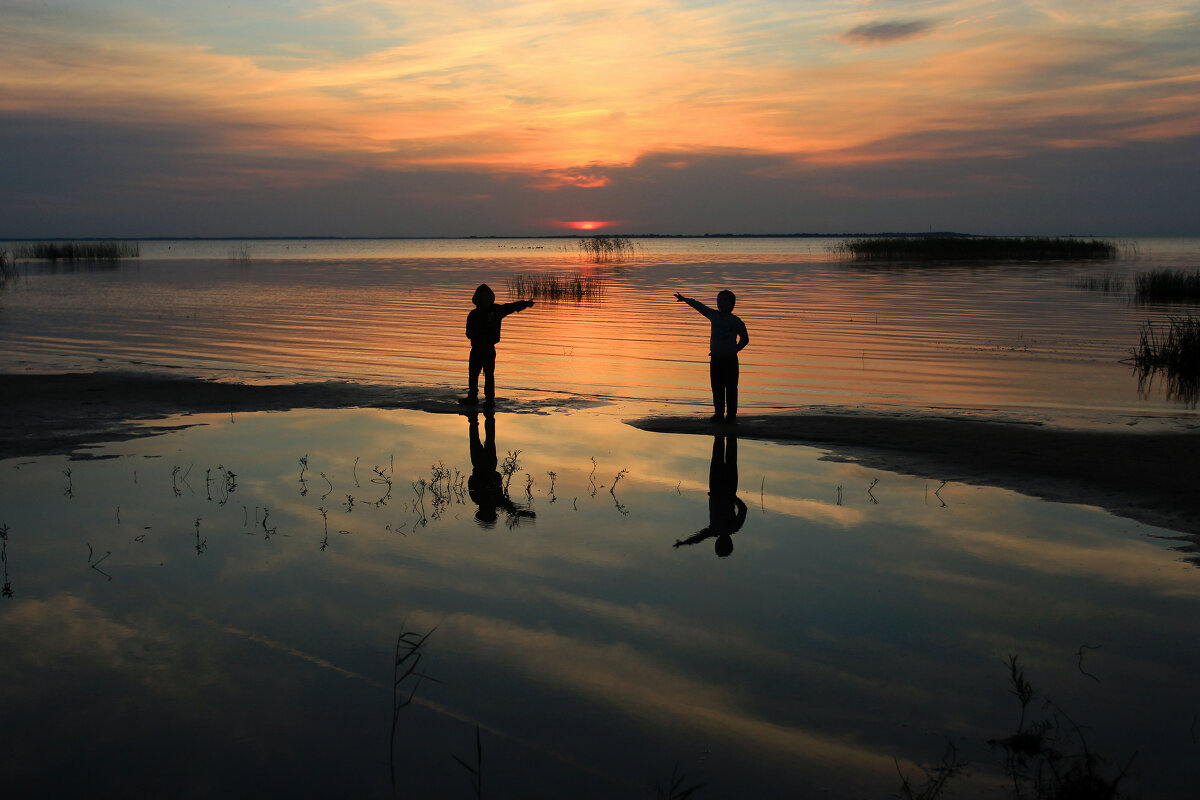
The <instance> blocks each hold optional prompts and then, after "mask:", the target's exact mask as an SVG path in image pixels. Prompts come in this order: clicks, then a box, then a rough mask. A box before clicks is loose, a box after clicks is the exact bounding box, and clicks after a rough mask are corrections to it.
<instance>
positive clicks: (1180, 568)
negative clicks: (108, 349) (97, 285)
mask: <svg viewBox="0 0 1200 800" xmlns="http://www.w3.org/2000/svg"><path fill="white" fill-rule="evenodd" d="M185 421H189V422H196V421H200V422H205V423H207V424H205V425H204V426H202V427H198V428H192V429H188V430H184V431H180V432H175V433H172V434H169V435H167V436H164V437H160V438H154V439H145V440H139V441H137V442H130V443H125V444H120V445H112V446H109V447H106V448H102V449H101V450H100V451H98V452H97V453H96V455H100V456H105V457H108V456H121V457H120V458H106V459H105V460H87V461H74V462H71V461H67V460H66V459H63V458H40V459H33V460H27V461H21V462H13V461H9V462H4V463H2V464H0V470H3V477H4V480H3V483H2V484H0V486H2V488H0V513H2V514H3V520H4V522H5V524H6V525H7V531H8V538H7V541H6V542H5V548H6V551H5V552H6V561H5V573H6V574H5V580H6V582H7V583H8V584H9V586H10V587H11V588H12V590H13V596H12V597H8V598H5V599H4V600H3V601H2V602H0V643H2V646H3V650H4V653H5V658H4V659H3V661H0V677H2V681H0V685H3V686H4V687H5V688H4V690H3V695H2V699H0V705H2V707H3V713H4V719H5V721H6V725H5V734H4V738H3V742H4V745H3V754H2V756H0V761H2V762H3V764H4V765H5V782H6V786H7V787H8V788H9V790H10V791H13V792H14V793H15V794H16V795H18V796H30V795H31V794H46V795H49V796H80V795H85V794H87V795H93V796H96V795H101V796H103V795H110V794H119V793H125V794H128V793H133V794H139V793H140V794H147V795H158V796H162V795H167V794H169V795H171V796H201V797H203V796H262V794H272V795H299V796H331V795H335V794H336V795H339V796H355V797H388V796H391V795H392V793H393V788H392V786H393V784H392V780H393V778H394V779H395V781H396V786H397V789H396V792H395V795H394V796H402V797H471V796H473V792H472V790H471V786H470V775H469V774H468V773H467V771H466V770H465V769H464V768H463V767H461V766H460V765H459V764H458V763H456V762H455V761H454V760H453V758H452V756H459V757H461V758H463V759H464V760H466V761H467V762H468V763H470V764H472V765H474V764H475V763H476V761H475V759H476V729H477V726H478V730H479V736H480V741H481V742H482V748H483V771H484V780H485V787H486V789H485V790H486V792H487V796H489V797H530V796H532V797H564V796H569V797H597V798H602V797H649V796H653V794H652V793H653V788H654V787H655V786H659V787H666V786H667V784H668V783H669V782H670V780H671V775H672V772H673V770H674V769H676V768H677V769H678V770H679V772H681V773H686V774H687V776H688V778H687V782H688V783H689V784H690V783H697V782H704V783H705V784H706V786H705V788H704V789H703V790H702V791H701V792H700V793H699V794H698V795H696V796H698V797H706V796H707V797H725V798H734V797H797V796H828V797H846V798H852V797H879V798H883V797H889V796H893V795H894V793H895V792H896V791H897V790H898V789H899V779H898V777H897V774H896V771H895V770H896V767H895V765H894V763H893V759H897V760H899V762H900V763H901V764H902V765H904V766H905V769H906V770H908V771H910V772H912V771H914V770H915V767H913V766H912V762H919V763H926V764H929V763H933V762H934V761H936V760H937V758H938V757H939V756H941V754H942V752H943V751H944V749H945V747H946V742H947V741H949V742H952V743H953V744H954V745H955V747H956V748H957V749H958V751H959V753H960V757H961V759H962V760H963V761H966V762H968V763H969V764H970V773H971V774H970V776H969V777H965V778H962V779H961V783H960V785H961V786H962V787H963V789H964V790H966V789H968V788H969V789H970V795H971V796H983V797H987V796H996V797H1003V796H1005V792H1004V790H1003V787H1004V785H1005V782H1004V778H1003V775H1002V770H1001V763H1002V759H1001V755H1000V753H999V751H997V750H995V749H994V748H990V747H989V746H988V745H987V744H986V742H987V740H989V739H993V738H996V737H1000V736H1005V735H1008V734H1010V733H1012V732H1013V731H1014V730H1015V726H1016V724H1017V720H1018V718H1019V714H1020V711H1019V707H1018V704H1017V703H1016V701H1015V700H1014V698H1013V696H1012V695H1011V694H1010V693H1009V691H1008V690H1009V688H1010V687H1009V685H1008V683H1007V667H1006V659H1007V658H1008V657H1009V656H1010V655H1014V654H1015V655H1018V656H1019V657H1020V663H1021V664H1022V665H1024V667H1025V669H1026V670H1027V676H1028V678H1029V679H1030V680H1031V681H1032V682H1033V684H1034V686H1035V688H1036V690H1037V691H1038V699H1037V701H1036V702H1035V704H1034V706H1032V707H1031V709H1030V711H1029V715H1030V717H1029V718H1030V720H1031V721H1032V720H1034V719H1041V718H1043V716H1044V715H1045V714H1046V713H1048V712H1045V711H1044V710H1043V707H1042V703H1043V702H1044V700H1045V699H1051V700H1053V702H1054V703H1055V704H1057V706H1058V707H1060V708H1061V709H1063V710H1064V711H1065V712H1066V713H1068V714H1070V715H1071V719H1073V720H1075V721H1077V722H1078V723H1079V724H1080V725H1083V726H1086V735H1087V743H1088V746H1089V747H1090V748H1091V749H1092V750H1093V751H1094V752H1096V753H1098V754H1100V755H1103V756H1106V757H1109V758H1112V759H1114V760H1117V761H1119V762H1120V763H1122V764H1123V763H1124V762H1125V761H1127V760H1128V759H1129V758H1130V756H1132V755H1133V754H1134V753H1136V754H1137V757H1136V759H1135V762H1134V768H1133V770H1132V773H1131V778H1130V786H1131V787H1136V788H1137V789H1138V790H1139V792H1140V793H1141V796H1145V797H1180V796H1185V793H1186V791H1190V788H1191V787H1194V785H1195V781H1196V780H1197V778H1200V774H1198V768H1197V766H1196V764H1197V763H1198V762H1197V759H1196V758H1195V753H1196V744H1195V741H1196V740H1195V736H1196V715H1197V712H1200V692H1198V690H1197V689H1196V685H1195V681H1194V675H1195V673H1196V669H1197V667H1200V656H1197V654H1196V650H1195V647H1194V646H1193V645H1194V642H1195V640H1196V635H1197V633H1198V632H1200V631H1198V629H1197V624H1198V623H1197V622H1196V620H1197V618H1198V613H1197V612H1200V574H1198V573H1197V571H1196V568H1195V567H1194V566H1192V565H1189V564H1188V563H1187V562H1185V561H1183V560H1181V558H1180V555H1179V554H1178V553H1177V552H1175V551H1174V550H1173V549H1172V542H1171V541H1169V540H1164V539H1162V538H1160V537H1161V536H1163V535H1165V532H1161V531H1156V530H1155V529H1152V528H1146V527H1143V526H1138V525H1136V524H1134V523H1131V522H1128V521H1124V520H1118V519H1116V518H1113V517H1111V516H1109V515H1107V514H1104V513H1102V512H1100V511H1097V510H1093V509H1087V508H1080V507H1074V506H1068V505H1052V504H1046V503H1043V502H1039V501H1033V500H1030V499H1027V498H1024V497H1021V496H1019V495H1015V494H1012V493H1009V492H1004V491H999V490H992V489H986V488H976V487H967V486H962V485H957V484H949V485H946V486H940V484H938V483H936V482H933V483H930V482H928V481H924V480H920V479H916V478H910V477H905V476H900V475H894V474H891V473H887V472H881V471H878V470H868V469H865V468H862V467H860V466H856V465H850V464H845V463H837V462H830V461H823V460H821V459H820V453H819V452H818V451H816V450H813V449H810V448H806V447H795V446H783V445H770V444H764V443H758V442H750V441H741V442H738V443H736V444H735V445H732V443H731V442H724V441H721V442H718V444H719V445H720V446H719V447H718V448H716V450H717V452H716V454H714V442H713V440H712V439H711V438H708V437H691V436H662V435H654V434H649V433H645V432H641V431H637V430H632V429H629V428H628V427H626V426H623V425H621V424H620V423H619V422H618V421H616V420H614V419H611V418H608V417H603V416H589V415H586V414H578V413H573V414H563V413H551V414H545V415H509V414H499V415H497V416H496V418H495V420H494V423H492V425H491V426H489V425H488V423H487V421H486V420H485V419H482V418H481V419H480V420H479V422H478V424H477V425H476V426H475V427H474V428H473V426H472V424H471V422H470V421H469V419H468V418H467V417H463V416H455V415H442V416H438V415H430V414H424V413H421V412H407V411H393V412H380V411H364V410H359V411H337V412H328V411H325V412H301V411H294V412H287V413H275V414H248V415H237V416H229V415H224V416H213V417H206V418H201V419H199V420H197V419H194V418H188V419H187V420H185ZM489 427H490V439H491V443H492V444H493V445H494V446H495V450H496V454H497V461H496V464H495V466H494V467H493V466H492V465H490V464H488V463H485V461H483V460H480V459H479V455H478V454H479V451H478V450H477V449H476V450H475V455H474V459H473V454H472V446H473V444H475V442H474V441H473V440H474V439H475V437H478V444H479V445H484V446H486V445H487V444H488V440H489ZM731 445H732V446H733V447H734V448H735V449H736V458H735V460H736V467H737V479H736V480H737V487H736V491H737V496H738V497H739V498H740V499H741V501H742V502H743V503H745V507H746V513H745V519H744V521H743V522H742V524H741V526H740V529H738V530H737V531H736V532H735V533H734V534H733V535H732V536H731V540H732V543H733V550H732V553H731V554H730V555H729V556H728V557H727V558H717V557H716V554H715V550H716V540H715V539H714V538H704V537H703V533H702V532H703V531H705V530H706V529H708V528H709V527H710V526H711V525H712V523H713V521H714V520H713V517H712V516H711V514H710V505H709V501H710V495H709V490H710V470H711V469H712V468H713V467H714V465H715V466H718V467H721V466H722V465H725V466H728V465H730V462H731V460H734V459H731V456H734V455H735V454H734V453H733V452H731V451H730V449H729V448H730V446H731ZM301 459H304V463H303V464H302V463H301ZM511 459H515V461H514V460H511ZM506 462H507V463H508V465H509V467H510V468H507V469H506V468H505V464H506ZM493 470H496V471H500V472H501V473H502V475H501V479H502V480H503V481H505V482H506V483H507V484H508V490H507V493H506V494H503V495H502V496H492V498H491V499H488V497H487V496H486V495H484V494H482V493H481V492H480V490H479V489H480V486H481V485H482V484H480V483H479V482H478V481H479V480H480V479H482V478H483V477H484V476H485V474H490V473H491V472H492V471H493ZM231 474H232V477H230V475H231ZM498 498H499V499H498ZM489 510H490V513H489ZM492 519H494V522H491V523H490V524H489V523H487V522H486V521H487V520H492ZM698 533H700V534H701V535H700V536H697V534H698ZM689 539H700V541H697V542H695V543H693V544H684V545H681V546H679V547H675V546H674V545H675V543H676V542H678V541H680V540H684V541H686V540H689ZM404 633H413V634H419V635H423V634H426V633H428V634H429V637H428V639H426V640H425V642H424V644H423V645H422V647H421V649H420V654H421V660H420V662H419V669H418V672H420V673H421V674H423V675H425V676H426V679H425V680H422V681H421V682H419V683H418V682H417V681H416V679H415V678H413V677H409V678H406V679H403V680H402V681H401V686H400V691H401V693H402V694H401V696H402V697H406V696H407V693H408V692H415V694H413V701H412V703H411V704H410V705H408V706H407V707H404V708H400V709H399V710H398V711H395V708H394V705H393V703H394V702H395V701H394V697H393V682H394V681H395V679H396V671H395V670H394V664H395V659H396V652H397V649H396V648H397V639H398V637H400V636H401V634H404ZM1084 645H1087V646H1088V648H1084ZM1090 648H1096V649H1090ZM402 675H403V673H401V676H402ZM394 711H395V714H394ZM393 721H394V723H395V727H394V729H393ZM1067 746H1068V747H1069V746H1070V744H1069V743H1068V745H1067ZM1074 752H1079V750H1078V749H1076V750H1075V751H1074ZM1108 774H1110V775H1111V774H1115V773H1113V772H1109V773H1108Z"/></svg>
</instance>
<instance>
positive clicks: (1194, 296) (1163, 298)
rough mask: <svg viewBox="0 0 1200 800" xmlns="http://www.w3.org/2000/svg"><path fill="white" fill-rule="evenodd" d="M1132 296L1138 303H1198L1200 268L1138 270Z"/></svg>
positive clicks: (1199, 298)
mask: <svg viewBox="0 0 1200 800" xmlns="http://www.w3.org/2000/svg"><path fill="white" fill-rule="evenodd" d="M1134 298H1135V299H1136V300H1137V302H1139V303H1200V270H1195V271H1192V272H1180V271H1177V270H1172V269H1158V270H1154V271H1153V272H1139V273H1138V276H1137V278H1135V279H1134Z"/></svg>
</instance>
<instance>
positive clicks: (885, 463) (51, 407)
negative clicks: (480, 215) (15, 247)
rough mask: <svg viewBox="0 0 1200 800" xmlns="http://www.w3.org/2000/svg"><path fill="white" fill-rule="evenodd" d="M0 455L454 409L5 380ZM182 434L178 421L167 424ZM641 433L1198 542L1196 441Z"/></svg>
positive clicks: (909, 426)
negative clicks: (288, 420)
mask: <svg viewBox="0 0 1200 800" xmlns="http://www.w3.org/2000/svg"><path fill="white" fill-rule="evenodd" d="M0 385H2V386H3V390H2V394H3V397H4V414H3V415H2V416H0V459H8V458H17V457H30V456H43V455H57V454H69V455H72V456H74V457H84V458H86V457H87V455H88V454H87V449H88V448H89V447H92V446H95V445H98V444H102V443H106V442H114V441H124V440H127V439H131V438H135V437H141V436H149V435H154V434H157V433H162V432H164V431H165V430H170V429H171V428H170V427H164V426H154V427H150V426H147V425H146V424H144V423H145V422H147V421H149V420H161V419H165V418H168V417H174V416H177V415H188V414H202V413H229V414H235V413H246V412H253V411H282V410H287V409H293V408H318V409H319V408H329V409H333V408H405V409H416V410H423V411H431V412H441V413H457V412H459V411H460V410H461V408H460V406H459V405H458V403H457V393H456V391H455V390H452V389H449V388H438V387H419V386H416V387H413V386H381V385H364V384H358V383H350V382H339V381H325V382H312V383H293V384H281V385H274V384H272V385H253V384H236V383H221V382H216V381H209V380H201V379H196V378H185V377H173V376H169V375H157V374H146V373H133V372H100V373H72V374H5V375H3V376H0ZM590 404H592V403H591V401H589V400H586V399H582V398H563V397H557V398H553V399H547V400H540V401H539V400H526V401H514V400H505V401H503V402H502V403H501V405H500V407H499V408H498V410H499V411H505V412H533V411H538V410H541V409H542V408H547V407H550V406H554V407H557V408H563V407H571V406H578V407H580V408H583V407H586V406H587V405H590ZM173 424H174V425H175V426H176V427H179V426H186V425H188V424H189V423H188V422H187V421H186V418H185V419H179V420H175V421H174V422H173ZM630 424H631V425H634V426H636V427H638V428H642V429H644V430H648V431H659V432H664V433H676V434H680V433H682V434H702V435H712V434H714V433H717V432H735V433H736V434H737V435H738V436H739V437H743V438H750V439H763V440H769V441H774V442H789V443H795V444H804V445H811V446H814V447H817V448H819V449H821V450H823V451H825V452H826V457H827V458H831V459H841V460H849V461H855V462H857V463H861V464H863V465H865V466H868V467H872V468H878V469H884V470H889V471H895V472H903V473H906V474H911V475H916V476H919V477H926V478H929V479H931V480H937V481H951V482H961V483H968V484H978V485H988V486H996V487H1000V488H1006V489H1012V490H1014V491H1018V492H1021V493H1023V494H1026V495H1030V496H1033V497H1039V498H1043V499H1046V500H1051V501H1058V502H1069V503H1078V504H1083V505H1093V506H1098V507H1101V508H1104V509H1106V510H1108V511H1110V512H1112V513H1114V514H1117V515H1120V516H1124V517H1127V518H1130V519H1133V520H1136V521H1138V522H1141V523H1145V524H1148V525H1154V526H1156V527H1163V528H1168V529H1170V530H1172V531H1178V532H1180V533H1184V534H1188V536H1186V537H1184V539H1183V540H1181V547H1183V548H1184V549H1187V550H1191V551H1196V549H1197V544H1198V543H1200V542H1198V539H1197V535H1198V534H1200V432H1198V431H1196V430H1190V429H1179V430H1173V431H1164V430H1162V429H1155V430H1150V431H1146V432H1140V431H1134V430H1128V429H1120V430H1113V429H1109V430H1102V431H1092V430H1086V431H1085V430H1069V429H1063V428H1057V427H1052V426H1049V425H1045V424H1033V423H1027V422H996V421H990V420H981V419H976V418H967V417H961V418H952V417H946V416H934V415H926V416H922V415H889V414H885V413H823V412H822V411H821V410H818V409H805V410H802V411H795V412H778V413H771V414H757V415H747V416H744V417H742V418H741V419H740V420H739V422H738V424H737V425H736V426H728V425H719V424H714V423H711V422H709V421H708V419H707V418H705V417H702V416H666V417H650V418H645V419H639V420H632V421H630Z"/></svg>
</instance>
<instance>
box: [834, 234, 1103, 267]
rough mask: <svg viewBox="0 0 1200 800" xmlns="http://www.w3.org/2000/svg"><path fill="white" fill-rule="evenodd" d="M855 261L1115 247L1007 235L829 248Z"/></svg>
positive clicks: (1082, 253)
mask: <svg viewBox="0 0 1200 800" xmlns="http://www.w3.org/2000/svg"><path fill="white" fill-rule="evenodd" d="M833 251H834V252H835V253H840V254H843V255H848V256H850V257H852V258H854V259H856V260H859V261H964V260H975V259H1003V260H1036V261H1049V260H1056V259H1093V258H1115V257H1116V255H1117V246H1116V245H1115V244H1113V243H1112V242H1106V241H1103V240H1101V239H1074V238H1047V237H1009V236H878V237H875V236H869V237H864V238H860V239H847V240H845V241H843V242H839V243H838V244H836V245H834V246H833Z"/></svg>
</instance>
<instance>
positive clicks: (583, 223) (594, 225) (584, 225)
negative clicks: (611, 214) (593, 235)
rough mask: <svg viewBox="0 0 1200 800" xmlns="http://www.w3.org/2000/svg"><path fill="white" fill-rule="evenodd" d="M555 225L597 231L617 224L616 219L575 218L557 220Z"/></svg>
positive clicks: (576, 229)
mask: <svg viewBox="0 0 1200 800" xmlns="http://www.w3.org/2000/svg"><path fill="white" fill-rule="evenodd" d="M555 224H556V225H558V226H560V227H563V228H570V229H571V230H575V231H598V230H601V229H603V228H611V227H612V226H613V225H616V224H617V220H600V219H576V220H558V221H556V223H555Z"/></svg>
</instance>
